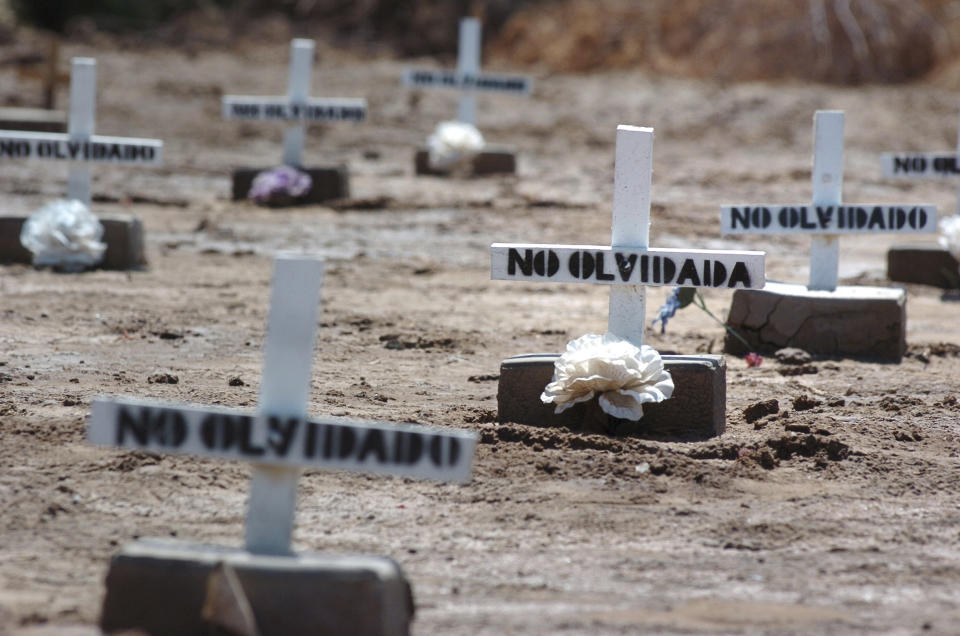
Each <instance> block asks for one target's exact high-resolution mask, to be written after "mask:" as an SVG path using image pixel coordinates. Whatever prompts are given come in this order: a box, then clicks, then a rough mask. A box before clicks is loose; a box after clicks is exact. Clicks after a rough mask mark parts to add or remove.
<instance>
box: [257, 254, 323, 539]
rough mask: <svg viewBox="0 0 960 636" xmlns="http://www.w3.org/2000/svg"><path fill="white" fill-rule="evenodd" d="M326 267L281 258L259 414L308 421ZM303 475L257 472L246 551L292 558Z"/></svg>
mask: <svg viewBox="0 0 960 636" xmlns="http://www.w3.org/2000/svg"><path fill="white" fill-rule="evenodd" d="M322 285H323V262H322V261H319V260H314V259H304V258H292V257H287V258H283V257H279V258H277V261H276V266H275V269H274V278H273V284H272V286H271V293H270V310H269V312H270V313H269V318H268V321H267V337H266V341H265V345H264V363H263V379H262V381H261V384H260V405H259V412H260V414H261V415H262V416H265V415H267V414H269V415H271V416H275V417H276V416H279V417H290V418H301V419H303V418H305V417H306V415H307V403H308V401H309V397H310V378H311V369H312V367H313V349H314V344H315V342H316V331H317V311H318V307H319V304H320V290H321V288H322ZM299 475H300V470H299V469H297V468H290V467H286V466H283V467H281V466H266V465H259V466H254V469H253V477H252V478H251V481H250V503H249V506H248V511H247V524H246V548H247V550H249V551H250V552H252V553H255V554H289V553H290V537H291V536H292V534H293V523H294V518H295V515H296V499H297V479H298V478H299Z"/></svg>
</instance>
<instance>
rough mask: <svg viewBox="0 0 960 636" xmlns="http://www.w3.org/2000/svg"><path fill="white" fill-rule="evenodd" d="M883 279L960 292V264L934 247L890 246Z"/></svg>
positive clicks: (926, 245)
mask: <svg viewBox="0 0 960 636" xmlns="http://www.w3.org/2000/svg"><path fill="white" fill-rule="evenodd" d="M887 278H888V279H890V280H892V281H893V282H895V283H917V284H920V285H931V286H933V287H939V288H941V289H957V288H960V263H958V262H957V259H955V258H954V257H953V255H952V254H950V252H948V251H947V250H945V249H944V248H942V247H940V246H939V245H936V244H932V243H931V244H923V243H921V244H914V245H894V246H893V247H891V248H890V249H889V250H888V251H887Z"/></svg>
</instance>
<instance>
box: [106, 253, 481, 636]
mask: <svg viewBox="0 0 960 636" xmlns="http://www.w3.org/2000/svg"><path fill="white" fill-rule="evenodd" d="M322 274H323V264H322V261H319V260H316V259H309V258H293V257H287V258H278V259H277V262H276V271H275V275H274V281H273V286H272V291H271V301H270V317H269V321H268V327H267V337H266V345H265V352H264V372H263V373H264V375H263V380H262V382H261V391H260V406H259V409H258V412H257V413H247V412H243V411H234V410H230V409H224V408H211V407H203V406H183V405H166V404H161V403H157V402H148V401H143V400H131V399H116V398H99V399H97V400H95V401H94V403H93V406H92V413H91V419H90V424H89V427H88V439H89V441H90V442H92V443H95V444H103V445H108V446H116V447H120V448H128V449H135V450H138V451H143V452H153V453H170V454H193V455H199V456H204V457H217V458H221V459H233V460H242V461H249V462H251V463H253V465H254V471H253V477H252V479H251V485H250V501H249V507H248V512H247V522H246V537H245V543H246V549H245V550H238V549H231V548H217V547H211V546H202V545H191V544H187V545H180V544H170V543H163V542H161V543H157V542H149V541H148V542H137V543H135V544H133V545H132V546H128V547H127V548H124V550H123V551H122V552H121V554H120V555H118V556H117V557H115V558H114V560H113V562H112V563H111V569H110V573H109V574H108V575H107V596H106V599H105V601H104V606H103V613H102V617H101V625H102V626H103V628H104V629H105V630H115V629H140V630H144V631H146V632H148V633H177V634H202V633H207V631H206V630H207V629H208V627H209V626H208V625H205V623H204V619H203V615H202V612H201V608H202V607H203V606H204V604H205V594H206V590H207V587H208V585H207V583H208V579H210V577H213V576H221V575H222V572H221V571H220V570H219V569H218V568H217V566H218V565H219V564H221V563H225V564H227V565H229V566H230V567H231V568H233V569H234V570H235V571H236V574H237V580H238V581H239V582H240V587H242V593H243V594H244V595H245V597H246V601H247V602H248V603H249V607H250V609H251V611H252V613H253V615H254V616H255V617H256V622H257V625H258V628H259V630H260V632H261V633H262V634H290V633H317V630H319V633H343V632H344V630H343V627H344V626H346V625H353V627H352V628H351V629H349V630H347V631H348V632H349V633H362V634H405V633H407V630H408V627H409V622H410V619H411V617H412V602H411V601H410V592H409V587H408V584H407V583H406V581H405V579H404V577H403V573H402V572H401V571H400V568H399V566H397V564H396V563H394V562H393V561H391V560H389V559H384V558H379V557H352V558H347V557H329V556H319V555H295V554H293V553H292V552H291V550H290V537H291V534H292V530H293V523H294V516H295V503H296V487H297V479H298V477H299V470H300V469H301V468H305V467H306V468H322V469H327V470H348V471H361V472H371V473H379V474H390V475H402V476H407V477H417V478H425V479H436V480H445V481H456V482H465V481H467V480H469V478H470V469H471V465H472V461H473V454H474V450H475V448H476V443H477V436H476V434H475V433H472V432H468V431H458V430H446V429H438V428H430V427H425V426H416V425H412V424H404V425H395V424H388V423H382V422H368V421H357V420H350V419H347V418H329V417H328V418H308V417H307V416H306V410H307V403H308V401H309V394H310V376H311V366H312V362H313V349H314V347H313V345H314V341H315V331H316V324H317V306H318V304H319V300H320V289H321V279H322ZM210 587H211V588H215V587H216V586H215V585H211V586H210ZM237 593H239V592H237ZM324 626H326V627H324ZM325 630H326V631H325ZM331 630H332V631H331Z"/></svg>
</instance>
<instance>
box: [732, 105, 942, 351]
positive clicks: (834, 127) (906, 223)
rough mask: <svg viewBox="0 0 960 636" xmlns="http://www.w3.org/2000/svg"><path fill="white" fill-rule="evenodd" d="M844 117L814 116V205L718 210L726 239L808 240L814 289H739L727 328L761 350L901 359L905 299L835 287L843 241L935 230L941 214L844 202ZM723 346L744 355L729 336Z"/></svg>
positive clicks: (890, 292) (895, 293) (898, 292)
mask: <svg viewBox="0 0 960 636" xmlns="http://www.w3.org/2000/svg"><path fill="white" fill-rule="evenodd" d="M843 120H844V115H843V112H842V111H817V113H816V115H815V116H814V154H813V173H812V180H813V201H812V202H811V203H810V204H798V205H790V206H781V205H737V206H732V205H726V206H723V207H722V208H721V215H720V225H721V229H722V232H723V233H724V234H809V235H810V236H811V246H810V281H809V284H808V285H806V286H799V285H789V284H786V283H773V282H770V283H768V284H767V286H766V287H765V288H764V289H763V290H762V291H746V290H739V291H737V292H734V295H733V304H732V306H731V308H730V313H729V316H728V319H727V324H728V325H730V327H732V328H733V329H735V330H736V331H737V332H738V333H739V334H740V335H741V336H743V337H744V338H745V339H746V340H747V342H749V343H750V345H751V347H752V348H753V350H755V351H759V352H764V353H772V352H773V351H775V350H777V349H780V348H782V347H799V348H801V349H804V350H806V351H809V352H811V353H819V354H824V355H842V356H855V357H870V358H880V359H884V360H891V361H899V360H900V359H901V357H902V355H903V352H904V351H905V350H906V340H905V335H904V334H905V333H906V325H905V321H906V311H905V305H906V295H905V293H904V291H903V290H902V289H880V288H859V287H838V286H837V278H838V265H839V243H840V239H839V237H840V235H842V234H855V233H856V234H861V233H927V232H933V231H936V227H937V209H936V207H935V206H932V205H926V204H901V205H888V204H872V205H849V204H844V203H843V202H842V198H843V196H842V195H843V123H844V122H843ZM725 348H726V349H725V350H726V351H729V352H732V353H741V354H742V353H746V351H743V345H742V343H740V342H739V341H737V340H736V339H735V338H733V337H731V336H730V335H729V334H728V335H727V337H726V344H725Z"/></svg>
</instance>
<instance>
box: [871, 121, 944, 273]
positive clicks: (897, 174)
mask: <svg viewBox="0 0 960 636" xmlns="http://www.w3.org/2000/svg"><path fill="white" fill-rule="evenodd" d="M958 153H960V133H958V135H957V152H954V153H947V152H897V153H893V152H888V153H883V155H881V157H880V166H881V168H882V170H883V176H884V177H889V178H893V179H955V178H956V177H958V176H960V154H958ZM956 213H957V214H960V188H958V189H957V212H956ZM936 230H937V228H936V225H934V228H933V229H932V230H931V231H933V232H935V231H936ZM887 278H888V279H890V280H892V281H894V282H897V283H916V284H921V285H931V286H933V287H940V288H942V289H957V288H960V262H958V261H957V259H956V258H954V257H953V255H952V254H951V253H950V251H949V250H947V249H946V248H944V247H942V246H940V245H938V244H909V245H894V246H892V247H891V248H890V249H889V250H887Z"/></svg>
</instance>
